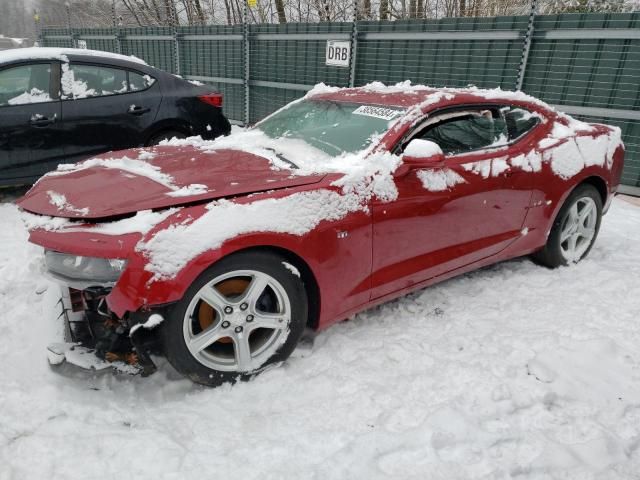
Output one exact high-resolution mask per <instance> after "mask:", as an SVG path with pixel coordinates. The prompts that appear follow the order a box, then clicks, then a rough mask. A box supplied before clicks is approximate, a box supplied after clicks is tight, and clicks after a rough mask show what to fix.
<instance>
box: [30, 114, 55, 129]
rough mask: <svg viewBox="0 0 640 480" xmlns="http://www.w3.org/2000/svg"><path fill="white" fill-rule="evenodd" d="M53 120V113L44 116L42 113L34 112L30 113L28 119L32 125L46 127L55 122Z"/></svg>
mask: <svg viewBox="0 0 640 480" xmlns="http://www.w3.org/2000/svg"><path fill="white" fill-rule="evenodd" d="M55 121H56V115H55V114H54V115H53V117H45V116H44V115H40V114H39V113H35V114H33V115H31V118H30V119H29V124H30V125H33V126H34V127H47V126H49V125H51V124H52V123H55Z"/></svg>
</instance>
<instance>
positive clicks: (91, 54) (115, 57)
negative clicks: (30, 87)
mask: <svg viewBox="0 0 640 480" xmlns="http://www.w3.org/2000/svg"><path fill="white" fill-rule="evenodd" d="M69 57H73V58H82V59H83V60H87V59H88V60H106V61H115V62H127V63H129V64H131V63H135V64H137V65H138V66H147V64H146V62H145V61H144V60H141V59H139V58H137V57H134V56H127V55H120V54H119V53H111V52H103V51H100V50H86V49H82V48H54V47H30V48H14V49H10V50H3V51H0V65H4V64H8V63H15V62H24V61H29V60H61V61H63V62H66V61H68V60H69Z"/></svg>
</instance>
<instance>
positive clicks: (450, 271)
mask: <svg viewBox="0 0 640 480" xmlns="http://www.w3.org/2000/svg"><path fill="white" fill-rule="evenodd" d="M623 156H624V148H623V145H622V142H621V139H620V131H619V129H617V128H613V127H609V126H606V125H601V124H589V123H584V122H580V121H577V120H575V119H573V118H571V117H569V116H567V115H564V114H562V113H559V112H556V111H555V110H553V109H552V108H550V107H549V106H548V105H546V104H544V103H542V102H540V101H538V100H536V99H534V98H532V97H529V96H527V95H525V94H523V93H520V92H505V91H501V90H480V89H474V88H470V89H432V88H427V87H421V86H412V85H410V84H408V83H405V84H398V85H396V86H390V87H386V86H384V85H381V84H370V85H367V86H365V87H360V88H352V89H336V88H329V87H325V86H323V85H321V86H318V87H316V88H315V89H313V90H312V91H311V92H309V94H307V95H306V96H305V97H304V98H303V99H301V100H298V101H295V102H293V103H291V104H289V105H287V106H286V107H285V108H283V109H281V110H279V111H277V112H276V113H274V114H273V115H271V116H270V117H268V118H266V119H265V120H263V121H262V122H260V123H258V124H257V125H256V126H255V127H254V128H252V129H248V130H243V131H237V132H234V133H232V134H231V135H230V136H228V137H225V138H220V139H217V140H213V141H202V140H200V139H186V140H173V141H171V142H165V144H164V145H160V146H158V147H152V148H146V149H134V150H126V151H122V152H117V153H113V152H111V153H108V154H103V155H101V156H98V157H95V158H92V159H90V160H87V161H85V162H82V163H79V164H66V165H60V166H59V167H58V170H56V171H54V172H52V173H50V174H48V175H46V176H45V177H44V178H43V179H41V180H40V181H39V182H38V183H37V184H36V185H35V186H34V187H33V188H32V189H31V190H30V191H29V192H28V193H27V194H26V195H25V197H24V198H22V199H21V200H20V202H19V205H20V207H21V208H22V210H23V211H24V219H25V222H26V224H27V226H28V228H29V230H30V241H31V242H33V243H35V244H37V245H41V246H42V247H44V259H45V265H46V271H47V273H48V275H49V276H50V277H53V278H54V279H55V280H57V281H58V283H60V284H61V285H62V286H63V288H62V289H61V292H62V299H63V305H64V313H65V315H64V316H63V317H65V318H66V320H67V323H68V327H69V328H68V331H67V333H68V335H69V336H70V337H71V340H72V343H68V344H56V345H54V346H52V347H50V352H49V353H50V359H51V360H52V361H53V362H61V361H63V360H64V359H66V360H67V361H70V362H72V363H76V364H80V363H82V362H81V361H78V357H79V356H82V355H84V356H85V357H86V355H95V356H96V357H98V358H99V359H100V360H97V361H98V364H99V365H103V364H108V363H109V362H111V364H112V365H125V364H126V362H127V361H128V362H129V363H132V364H134V365H135V366H137V367H139V368H141V369H143V371H144V372H146V373H149V372H151V371H152V370H153V369H154V365H153V361H152V359H151V358H150V356H149V353H150V352H151V353H153V352H154V350H156V349H157V350H160V351H161V352H162V353H163V354H164V355H165V356H166V357H167V358H168V360H169V362H170V363H171V364H172V365H173V366H174V367H175V368H176V369H177V370H178V371H179V372H181V373H183V374H184V375H186V376H188V377H189V378H191V379H192V380H194V381H196V382H200V383H203V384H208V385H218V384H220V383H222V382H226V381H234V380H236V379H238V378H249V377H250V376H251V375H253V374H255V373H257V372H259V371H261V370H262V369H264V368H265V367H267V366H268V365H270V364H274V363H276V362H281V361H283V360H285V359H286V358H287V357H288V356H289V354H290V353H291V352H292V351H293V349H294V348H295V347H296V344H297V343H298V341H299V340H300V338H301V335H302V334H303V330H304V329H305V328H311V329H321V328H324V327H327V326H329V325H331V324H332V323H334V322H336V321H338V320H341V319H344V318H346V317H349V316H350V315H353V314H354V313H355V312H358V311H360V310H363V309H366V308H369V307H371V306H372V305H375V304H378V303H381V302H384V301H387V300H390V299H393V298H396V297H398V296H401V295H404V294H406V293H408V292H410V291H413V290H416V289H420V288H424V287H426V286H428V285H431V284H433V283H435V282H438V281H441V280H444V279H446V278H450V277H452V276H455V275H460V274H462V273H465V272H468V271H470V270H474V269H477V268H479V267H482V266H485V265H488V264H491V263H495V262H499V261H502V260H506V259H509V258H514V257H518V256H522V255H532V256H533V258H534V259H535V260H536V261H537V262H539V263H541V264H543V265H546V266H548V267H556V266H560V265H568V264H571V263H573V262H578V261H579V260H581V259H582V258H584V257H585V256H586V255H587V254H588V253H589V250H590V249H591V247H592V246H593V243H594V241H595V239H596V236H597V234H598V229H599V227H600V220H601V217H602V214H603V213H604V212H606V210H607V208H608V206H609V204H610V202H611V199H612V197H613V195H614V194H615V192H616V189H617V186H618V183H619V180H620V175H621V171H622V165H623ZM85 360H86V358H85ZM101 362H102V363H101ZM85 363H86V362H85Z"/></svg>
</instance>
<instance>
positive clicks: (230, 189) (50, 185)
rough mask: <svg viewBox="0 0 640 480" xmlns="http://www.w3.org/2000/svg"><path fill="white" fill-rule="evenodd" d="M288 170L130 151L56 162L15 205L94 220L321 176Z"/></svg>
mask: <svg viewBox="0 0 640 480" xmlns="http://www.w3.org/2000/svg"><path fill="white" fill-rule="evenodd" d="M293 172H294V171H292V170H288V169H277V168H275V167H274V165H273V163H271V162H270V161H269V160H268V159H267V158H263V157H261V156H259V155H254V154H251V153H248V152H244V151H238V150H229V149H224V150H222V149H221V150H212V151H206V152H203V151H202V150H199V149H197V148H194V147H192V146H179V147H176V146H160V147H154V148H153V149H151V150H149V149H146V150H138V149H132V150H126V151H123V152H118V154H117V155H114V153H113V152H110V153H106V154H103V155H100V156H97V157H95V158H92V159H89V160H86V161H85V162H82V163H78V164H75V165H60V166H59V167H58V170H56V171H54V172H51V173H49V174H47V175H45V176H44V177H43V178H42V179H41V180H40V181H39V182H38V183H36V185H34V186H33V188H32V189H31V190H30V191H29V192H28V193H27V194H26V195H25V196H24V197H23V198H22V199H21V200H20V202H19V205H20V207H21V208H22V209H24V210H26V211H28V212H32V213H37V214H41V215H49V216H55V217H65V218H83V219H94V220H95V219H99V218H107V217H115V216H119V215H126V214H130V213H133V212H137V211H141V210H151V209H163V208H169V207H173V206H180V205H186V204H192V203H196V202H202V201H208V200H213V199H217V198H223V197H232V196H237V195H244V194H249V193H254V192H262V191H267V190H274V189H280V188H286V187H295V186H301V185H309V184H312V183H316V182H319V181H320V180H321V179H322V178H323V177H324V175H294V174H293Z"/></svg>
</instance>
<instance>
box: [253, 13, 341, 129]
mask: <svg viewBox="0 0 640 480" xmlns="http://www.w3.org/2000/svg"><path fill="white" fill-rule="evenodd" d="M350 33H351V24H350V23H311V24H286V25H255V26H251V31H250V41H251V43H250V44H251V50H250V53H249V58H250V62H251V64H250V69H249V70H250V85H251V97H250V101H249V105H250V109H251V111H250V121H251V122H255V121H257V120H260V119H261V118H263V117H265V116H266V115H268V114H270V113H272V112H273V111H275V110H277V109H278V108H280V107H282V106H283V105H285V104H286V103H287V102H289V101H291V100H294V99H296V98H299V97H301V96H302V95H304V93H305V90H304V88H303V87H304V86H310V85H315V84H316V83H320V82H324V83H327V84H330V85H337V86H341V87H345V86H348V85H349V68H345V67H334V66H327V65H325V52H326V44H327V38H326V35H329V36H330V35H332V34H340V35H342V36H345V35H350ZM287 35H289V38H287ZM339 38H340V36H339V37H338V39H339ZM262 82H278V83H288V84H295V85H297V86H300V87H297V88H293V89H291V88H284V89H282V88H274V87H270V86H266V85H265V84H264V83H262ZM283 87H285V86H284V85H283ZM280 90H286V91H285V92H282V91H280Z"/></svg>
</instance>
